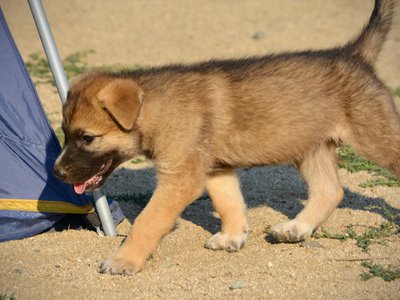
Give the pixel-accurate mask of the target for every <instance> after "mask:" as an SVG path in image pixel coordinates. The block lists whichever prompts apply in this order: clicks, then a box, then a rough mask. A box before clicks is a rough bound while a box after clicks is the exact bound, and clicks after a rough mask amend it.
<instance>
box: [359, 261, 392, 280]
mask: <svg viewBox="0 0 400 300" xmlns="http://www.w3.org/2000/svg"><path fill="white" fill-rule="evenodd" d="M361 265H362V266H363V267H365V268H367V269H368V272H363V273H361V274H360V278H361V279H362V280H368V279H371V278H373V277H380V278H382V279H383V280H385V281H392V280H395V279H397V278H400V267H395V266H391V265H389V266H386V267H384V266H382V265H378V264H374V263H373V262H372V261H364V262H362V263H361Z"/></svg>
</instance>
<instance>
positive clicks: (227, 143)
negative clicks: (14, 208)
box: [55, 0, 400, 274]
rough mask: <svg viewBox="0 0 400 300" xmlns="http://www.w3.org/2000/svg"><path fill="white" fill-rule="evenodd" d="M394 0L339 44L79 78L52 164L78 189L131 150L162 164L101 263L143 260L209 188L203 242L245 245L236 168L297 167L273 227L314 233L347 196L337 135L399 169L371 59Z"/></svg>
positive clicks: (381, 4)
mask: <svg viewBox="0 0 400 300" xmlns="http://www.w3.org/2000/svg"><path fill="white" fill-rule="evenodd" d="M392 9H393V1H389V0H382V1H376V5H375V9H374V11H373V14H372V16H371V19H370V22H369V23H368V25H367V26H366V27H365V28H364V30H363V31H362V33H361V34H360V35H359V37H357V38H356V39H355V40H354V41H351V42H349V43H348V44H346V45H345V46H343V47H340V48H334V49H329V50H323V51H305V52H297V53H283V54H278V55H270V56H264V57H254V58H247V59H240V60H212V61H208V62H204V63H199V64H194V65H172V66H166V67H161V68H154V69H149V70H144V71H132V72H121V73H107V72H98V73H90V74H87V75H86V76H84V77H83V78H81V79H80V80H79V81H78V82H76V83H75V84H74V85H73V86H72V87H71V90H70V93H69V95H68V100H67V103H66V104H65V106H64V109H63V114H64V121H63V130H64V132H65V137H66V140H65V146H64V149H63V151H62V153H61V155H60V157H59V158H58V160H57V162H56V166H55V174H56V175H57V176H58V177H59V178H60V179H62V180H64V181H66V182H69V183H74V185H75V190H76V191H77V192H78V193H83V192H84V191H90V190H92V189H93V188H95V187H98V186H100V185H102V184H103V183H104V181H105V180H106V178H107V177H108V176H109V175H110V173H111V172H112V171H113V170H114V169H115V167H117V166H118V165H119V164H120V163H121V162H123V161H125V160H127V159H129V158H131V157H133V156H134V155H137V154H145V155H146V156H147V157H149V158H151V159H154V160H155V165H156V168H157V180H158V183H157V188H156V190H155V192H154V194H153V196H152V198H151V200H150V202H149V203H148V205H147V206H146V207H145V209H144V210H143V211H142V212H141V214H140V215H139V216H138V217H137V219H136V220H135V222H134V224H133V226H132V229H131V232H130V234H129V235H128V237H127V238H126V240H125V242H124V243H123V245H122V246H121V247H120V248H119V249H118V251H117V253H116V254H115V255H114V256H112V257H111V258H109V259H107V260H106V261H105V262H104V263H103V264H102V266H101V272H104V273H112V274H132V273H135V272H138V271H139V270H141V269H142V267H143V265H144V263H145V261H146V260H147V259H148V258H149V256H150V255H151V254H152V252H153V251H154V250H155V249H156V247H157V245H158V243H159V242H160V240H161V238H162V237H163V236H164V235H165V234H167V233H168V232H169V231H170V230H171V228H172V227H173V226H174V224H175V221H176V219H177V218H178V216H179V215H180V214H181V213H182V211H183V210H184V209H185V207H186V206H187V205H188V204H190V203H191V202H192V201H194V200H195V199H196V198H197V197H199V196H200V195H201V194H202V193H203V192H204V191H205V190H207V192H208V193H209V195H210V197H211V199H212V203H213V206H214V208H215V210H216V211H217V212H218V213H219V215H220V216H221V220H222V229H221V232H219V233H217V234H216V235H214V236H213V237H212V238H211V239H210V240H209V241H208V242H207V243H206V247H207V248H210V249H225V250H228V251H237V250H239V249H240V248H241V247H242V246H243V244H244V242H245V240H246V237H247V232H248V226H247V222H246V217H245V204H244V202H243V197H242V194H241V192H240V187H239V182H238V178H237V177H236V175H235V172H234V168H238V167H249V166H259V165H270V164H294V165H296V166H297V167H298V169H299V171H300V173H301V174H302V176H303V177H304V179H305V181H306V183H307V184H308V188H309V199H308V203H307V205H306V207H305V208H304V210H303V211H302V212H301V213H300V214H299V215H298V216H297V217H296V218H295V219H294V220H292V221H290V222H287V223H282V224H278V225H276V226H275V227H274V228H273V234H274V235H275V237H276V238H277V239H278V240H280V241H289V242H293V241H299V240H302V239H304V238H306V237H307V236H309V235H310V234H311V233H312V231H313V230H315V229H316V228H317V227H318V226H319V225H320V224H321V223H322V222H324V221H325V220H326V219H327V217H328V216H329V215H330V213H331V212H332V211H333V210H334V209H335V207H336V206H337V205H338V204H339V202H340V201H341V200H342V197H343V190H342V188H341V186H340V183H339V180H338V177H337V174H336V169H335V148H336V147H337V145H339V144H341V143H349V144H351V145H352V146H353V147H354V148H355V149H356V150H357V151H358V152H359V153H360V154H363V155H365V156H366V157H367V158H368V159H370V160H371V161H373V162H375V163H377V164H379V165H380V166H383V167H386V168H389V169H390V170H391V171H393V172H394V174H396V175H397V176H400V153H399V149H400V118H399V115H398V113H397V112H396V109H395V106H394V102H393V99H392V97H391V93H390V91H389V90H388V89H387V88H386V87H385V86H384V85H383V84H382V83H381V81H379V79H378V78H377V77H376V75H375V73H374V69H373V64H374V62H375V60H376V58H377V56H378V53H379V51H380V49H381V46H382V43H383V41H384V39H385V37H386V34H387V32H388V31H389V28H390V23H391V16H392Z"/></svg>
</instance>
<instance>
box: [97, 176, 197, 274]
mask: <svg viewBox="0 0 400 300" xmlns="http://www.w3.org/2000/svg"><path fill="white" fill-rule="evenodd" d="M178 177H179V178H177V176H174V178H163V180H162V181H161V182H160V181H159V184H158V187H157V189H156V191H155V192H154V194H153V196H152V197H151V199H150V202H149V203H148V204H147V206H146V207H145V208H144V209H143V211H142V212H141V213H140V215H139V216H138V217H137V218H136V220H135V222H134V224H133V226H132V228H131V231H130V233H129V235H128V236H127V238H126V240H125V242H124V243H123V244H122V245H121V247H120V248H119V249H118V250H117V252H116V254H115V255H114V256H112V257H110V258H108V259H106V260H105V261H104V262H103V263H102V265H101V267H100V272H101V273H110V274H128V275H131V274H134V273H136V272H139V271H140V270H141V269H142V268H143V265H144V264H145V262H146V260H147V259H148V258H149V257H150V256H151V254H152V253H153V251H154V250H155V249H156V248H157V245H158V244H159V242H160V240H161V238H162V237H163V236H164V235H165V234H167V233H168V232H169V231H170V230H171V229H172V228H173V226H174V225H175V222H176V219H177V218H178V216H179V215H180V214H181V213H182V211H183V210H184V209H185V207H186V206H187V205H189V204H190V203H191V202H192V201H193V200H195V199H196V198H197V197H198V196H200V195H201V193H202V192H203V187H202V182H199V180H194V179H193V178H184V177H182V176H178Z"/></svg>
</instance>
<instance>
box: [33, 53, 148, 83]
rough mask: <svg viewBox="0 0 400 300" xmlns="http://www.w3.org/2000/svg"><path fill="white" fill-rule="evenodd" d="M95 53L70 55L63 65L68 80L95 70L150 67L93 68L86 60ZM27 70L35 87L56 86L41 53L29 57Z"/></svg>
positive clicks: (143, 67) (113, 66)
mask: <svg viewBox="0 0 400 300" xmlns="http://www.w3.org/2000/svg"><path fill="white" fill-rule="evenodd" d="M93 53H95V51H94V50H86V51H79V52H75V53H72V54H70V55H68V56H67V57H66V58H65V59H64V60H63V61H62V65H63V67H64V71H65V74H66V76H67V78H68V80H71V79H72V78H74V77H76V76H78V75H81V74H83V73H86V72H88V71H93V70H107V71H117V70H123V69H127V70H144V69H147V68H148V67H146V66H142V65H138V64H135V65H133V66H131V67H130V68H126V67H123V66H120V65H111V66H106V65H104V66H100V67H93V66H90V65H89V64H88V63H87V62H86V58H87V57H88V56H89V55H91V54H93ZM25 65H26V68H27V70H28V72H29V74H30V75H31V76H32V77H33V79H34V83H35V85H39V84H51V85H52V86H55V82H54V79H53V75H52V73H51V70H50V66H49V63H48V62H47V59H46V58H44V57H43V56H41V55H40V54H39V53H34V54H31V55H29V59H28V60H27V61H26V62H25Z"/></svg>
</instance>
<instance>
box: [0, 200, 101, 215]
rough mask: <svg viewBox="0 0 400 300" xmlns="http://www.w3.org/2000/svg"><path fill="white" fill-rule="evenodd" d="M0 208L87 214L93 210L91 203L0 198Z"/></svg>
mask: <svg viewBox="0 0 400 300" xmlns="http://www.w3.org/2000/svg"><path fill="white" fill-rule="evenodd" d="M0 210H21V211H34V212H44V213H61V214H88V213H91V212H94V208H93V205H92V204H90V203H89V204H87V205H84V206H77V205H75V204H72V203H68V202H62V201H49V200H30V199H0Z"/></svg>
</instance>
